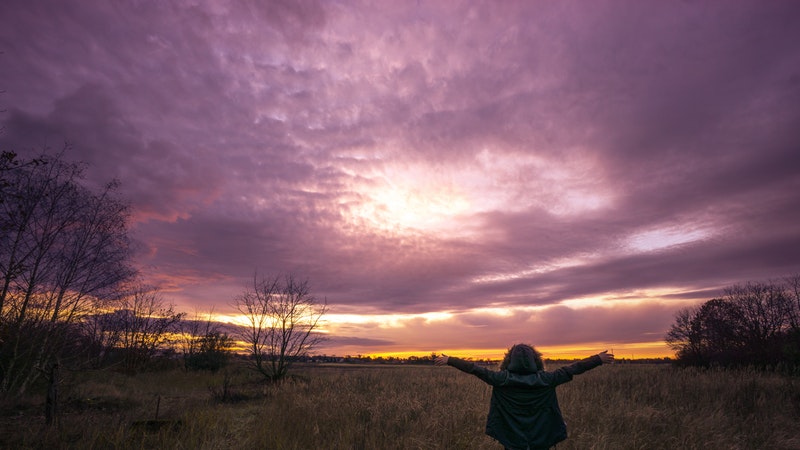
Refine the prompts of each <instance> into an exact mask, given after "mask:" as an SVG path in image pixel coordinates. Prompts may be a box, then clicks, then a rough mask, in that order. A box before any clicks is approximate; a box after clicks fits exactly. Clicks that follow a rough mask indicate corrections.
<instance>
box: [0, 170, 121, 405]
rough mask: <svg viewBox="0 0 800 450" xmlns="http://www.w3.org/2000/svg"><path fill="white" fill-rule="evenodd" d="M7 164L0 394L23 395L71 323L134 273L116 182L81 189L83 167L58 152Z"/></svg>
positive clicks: (0, 221) (1, 223) (0, 249)
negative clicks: (97, 188) (96, 188)
mask: <svg viewBox="0 0 800 450" xmlns="http://www.w3.org/2000/svg"><path fill="white" fill-rule="evenodd" d="M10 161H11V162H10V163H8V164H7V165H6V167H5V169H4V174H3V179H4V186H3V202H2V203H0V232H1V233H2V234H0V392H4V393H11V392H16V393H22V392H24V391H25V389H26V388H27V387H28V386H29V385H30V384H31V383H32V382H33V381H35V380H36V379H37V378H38V377H39V376H40V374H41V370H40V368H42V367H45V366H47V365H49V364H50V363H52V362H53V361H54V359H55V358H57V357H58V356H59V353H60V352H61V349H62V348H64V346H65V345H67V344H68V342H67V341H66V339H67V337H66V336H67V335H66V334H65V332H66V330H69V329H71V327H70V326H69V325H70V324H73V323H76V322H78V321H80V319H81V318H82V317H83V316H84V315H86V314H90V313H91V312H92V305H93V302H94V301H95V299H106V298H112V297H114V296H115V295H116V292H117V290H118V288H119V286H120V285H121V284H122V283H124V282H126V281H127V280H129V279H130V278H131V277H132V276H133V274H134V270H133V269H132V268H131V266H130V264H129V259H130V258H129V256H130V253H129V243H128V237H127V220H128V206H127V205H126V204H125V203H124V202H122V201H120V200H119V199H118V198H117V197H116V195H115V194H116V190H117V188H118V185H117V184H116V183H110V184H108V185H107V186H105V188H104V189H103V190H102V191H100V192H94V191H92V190H89V189H87V188H85V187H84V186H83V185H82V184H81V183H80V181H81V179H82V178H83V167H82V166H81V165H80V164H75V163H68V162H66V161H64V160H63V159H62V158H61V154H58V155H55V156H50V155H43V156H41V157H39V158H36V159H33V160H27V161H18V160H17V159H16V157H13V158H11V160H10Z"/></svg>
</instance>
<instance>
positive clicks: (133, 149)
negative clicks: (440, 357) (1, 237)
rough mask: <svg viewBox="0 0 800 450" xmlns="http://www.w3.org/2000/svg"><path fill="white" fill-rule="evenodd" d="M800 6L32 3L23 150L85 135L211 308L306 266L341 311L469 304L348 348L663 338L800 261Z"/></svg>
mask: <svg viewBox="0 0 800 450" xmlns="http://www.w3.org/2000/svg"><path fill="white" fill-rule="evenodd" d="M7 3H8V2H7ZM798 19H800V7H798V5H797V4H796V3H794V2H769V3H764V2H757V1H736V2H726V3H725V4H718V3H714V2H684V3H664V2H636V3H624V4H623V3H617V2H610V3H593V4H589V5H587V4H583V3H581V4H578V3H573V2H558V3H553V2H505V3H502V4H496V3H476V2H446V3H439V2H432V3H424V2H423V3H397V2H382V3H378V4H369V3H367V4H362V3H360V2H345V3H329V2H288V1H274V2H236V3H232V4H230V5H222V4H219V3H217V2H199V3H198V2H170V3H163V4H162V3H137V2H115V3H113V4H108V3H105V2H89V3H81V5H80V6H76V5H67V4H64V3H63V2H53V1H12V2H10V3H8V4H7V5H5V7H4V12H3V15H2V18H0V51H2V54H0V89H2V90H4V91H5V92H4V93H3V94H1V95H0V109H5V110H6V111H5V112H4V113H2V114H1V115H0V120H2V125H3V126H4V133H3V134H2V135H0V146H2V148H3V149H14V150H16V151H18V152H22V153H36V152H38V151H41V150H42V149H43V148H45V147H50V148H54V149H55V148H60V147H61V146H62V145H63V143H64V142H69V143H70V144H71V146H72V148H71V149H70V150H69V151H68V153H67V155H68V157H70V158H74V159H76V160H81V161H85V162H87V163H89V164H90V168H89V170H88V172H87V173H88V176H89V182H91V183H97V184H99V183H103V182H105V181H107V180H109V179H111V178H116V179H119V180H120V181H121V182H122V186H123V187H122V189H123V193H124V195H125V196H126V198H127V199H129V201H130V202H131V203H132V206H133V207H134V221H133V223H132V234H133V236H134V237H135V238H136V239H137V240H138V241H139V242H140V244H141V245H140V247H141V249H142V250H141V252H140V255H139V257H138V262H139V264H140V266H141V268H142V271H143V273H145V274H146V275H147V276H148V277H150V278H151V279H152V280H153V281H154V282H158V283H160V284H162V285H163V286H164V288H165V290H166V291H167V292H168V293H169V295H170V296H171V298H173V299H174V300H175V301H176V302H178V303H179V304H181V305H184V306H186V307H187V308H188V309H190V308H193V307H195V306H198V307H201V308H210V307H211V306H212V305H215V306H216V309H215V310H216V311H218V312H224V311H222V310H223V309H225V308H228V307H229V302H230V299H231V298H232V297H233V296H235V295H236V294H238V293H239V292H241V290H242V289H243V288H244V286H245V285H246V283H247V281H248V280H249V279H250V278H251V277H252V276H253V273H254V272H256V271H258V272H260V273H265V274H275V273H292V272H293V273H297V274H300V275H301V276H304V277H306V276H307V277H308V278H309V280H310V282H311V284H312V286H313V288H314V291H315V293H316V294H317V295H318V296H319V297H321V298H327V300H328V302H329V303H330V304H331V306H332V308H331V311H332V312H334V313H337V314H342V315H348V314H362V315H364V314H378V315H380V317H384V316H386V317H388V316H390V315H398V314H399V315H417V317H425V316H423V315H424V314H425V313H435V312H442V311H444V312H448V313H449V314H452V316H449V317H450V319H448V321H447V324H448V325H447V326H439V325H440V324H438V322H435V323H436V324H437V325H436V326H432V325H431V323H433V322H429V321H426V320H427V319H419V320H418V321H416V322H415V321H414V320H412V319H410V318H408V317H406V316H403V317H406V318H405V319H403V320H405V322H403V323H404V324H406V325H404V326H403V327H399V328H396V329H395V328H391V327H389V328H381V327H368V326H367V325H364V324H363V323H362V324H358V325H357V326H355V325H354V328H353V329H347V330H345V329H344V328H342V330H343V331H342V333H343V334H342V335H341V336H340V340H339V341H338V342H340V343H342V345H356V344H359V343H360V344H361V345H364V346H365V347H370V348H373V347H376V346H377V347H379V346H380V345H383V344H385V345H386V346H392V345H396V346H398V348H399V347H402V346H403V345H407V346H412V345H411V342H416V341H415V340H414V339H412V337H411V336H412V335H413V334H425V333H430V336H433V337H432V339H433V338H435V339H440V340H441V341H442V342H445V341H450V340H451V339H452V340H453V345H455V344H456V342H455V341H457V340H458V339H462V340H463V341H464V344H463V346H462V347H461V348H497V345H498V344H496V343H497V342H500V343H501V344H502V345H505V344H506V343H507V342H506V341H507V340H511V341H513V336H515V335H518V334H520V333H523V332H524V327H523V326H521V325H519V324H526V323H530V322H531V321H534V322H535V323H536V325H537V327H538V329H539V330H544V331H547V332H555V331H557V330H558V329H561V328H563V327H564V326H568V327H570V328H580V330H582V331H581V332H580V333H577V335H576V336H575V337H572V338H569V339H568V340H569V341H570V343H574V344H576V345H577V344H580V343H581V342H600V341H602V339H603V337H602V335H603V334H604V333H605V334H607V335H608V336H609V337H608V338H607V339H609V342H610V341H616V342H623V341H624V342H629V343H630V342H643V341H642V339H645V336H650V339H652V340H653V341H658V340H660V335H661V334H662V333H663V331H665V330H664V328H665V327H668V324H669V320H670V317H671V314H672V313H673V312H674V311H675V310H676V309H677V308H678V307H681V306H684V305H686V304H690V303H692V302H697V301H702V300H707V299H708V298H710V297H711V296H713V295H716V294H715V293H717V292H719V291H720V289H721V288H722V287H724V286H726V285H729V284H731V283H735V282H741V281H747V280H751V279H765V278H770V277H778V276H783V275H787V274H790V273H795V272H798V271H800V260H798V258H797V256H796V255H795V254H794V253H796V252H794V251H793V249H796V248H798V244H800V230H798V228H797V227H796V224H797V223H798V211H800V196H798V195H797V192H800V189H798V188H800V157H798V156H797V155H798V150H800V149H798V145H800V142H799V141H798V139H797V132H796V130H797V128H798V125H799V124H800V108H798V107H797V105H799V104H800V53H798V52H797V51H796V48H795V47H796V44H794V43H795V42H798V41H800V29H798V27H796V26H795V24H796V23H797V22H798ZM586 299H595V300H596V299H603V301H608V302H611V303H609V304H608V305H607V306H606V307H603V306H598V305H595V304H592V305H591V306H576V305H578V304H577V303H570V302H578V301H585V300H586ZM614 299H617V300H622V299H626V300H631V301H632V300H636V299H638V302H633V303H631V304H630V305H628V306H626V307H624V308H623V307H620V306H612V303H613V300H614ZM487 306H491V307H493V308H510V309H509V310H510V311H513V314H511V315H509V316H504V315H496V316H491V318H490V319H491V320H489V318H487V317H488V316H485V315H483V316H481V313H480V312H476V311H481V309H480V308H483V307H487ZM531 307H537V308H544V309H542V310H541V311H539V313H537V314H538V316H536V315H534V316H530V317H522V316H517V314H522V315H523V316H524V315H525V314H531V312H530V311H531V310H529V309H525V308H531ZM514 308H522V309H514ZM537 311H538V310H537ZM376 317H377V316H376ZM531 317H546V320H544V319H533V318H531ZM484 319H485V323H483V322H481V320H484ZM342 320H344V319H342ZM386 320H389V319H386ZM412 325H413V326H412ZM590 325H591V326H590ZM342 326H344V325H342ZM459 326H463V327H464V328H463V329H464V330H469V329H473V328H475V327H479V328H481V329H482V330H484V331H486V333H485V334H484V333H482V334H481V336H482V337H481V338H480V339H478V338H474V339H473V338H472V337H470V336H469V334H470V333H469V331H459V330H460V329H461V328H459ZM414 327H416V328H414ZM488 330H491V331H488ZM446 336H452V338H450V337H446ZM548 336H549V334H548V333H545V332H543V334H536V335H535V337H536V338H537V339H540V340H542V341H546V342H547V344H548V345H557V344H558V342H556V341H555V340H552V339H551V338H549V337H548ZM347 339H350V341H347V342H348V343H347V344H345V341H346V340H347ZM481 339H482V342H483V344H482V343H481ZM565 339H566V338H565ZM490 343H491V344H490ZM414 345H416V346H417V347H420V346H421V345H422V344H421V343H420V344H416V343H415V344H414ZM502 345H500V346H502Z"/></svg>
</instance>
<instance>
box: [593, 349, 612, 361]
mask: <svg viewBox="0 0 800 450" xmlns="http://www.w3.org/2000/svg"><path fill="white" fill-rule="evenodd" d="M597 356H599V357H600V361H603V364H610V363H613V362H614V354H613V353H608V350H603V351H602V352H600V353H598V354H597Z"/></svg>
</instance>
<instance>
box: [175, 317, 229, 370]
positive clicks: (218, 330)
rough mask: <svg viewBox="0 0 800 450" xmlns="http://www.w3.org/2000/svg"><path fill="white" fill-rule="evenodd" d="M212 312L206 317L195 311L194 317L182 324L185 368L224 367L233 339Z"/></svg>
mask: <svg viewBox="0 0 800 450" xmlns="http://www.w3.org/2000/svg"><path fill="white" fill-rule="evenodd" d="M212 313H213V310H212V311H211V312H209V313H208V314H206V316H205V319H203V317H201V315H200V313H199V312H197V311H195V315H194V318H193V319H190V320H184V321H183V322H182V324H181V347H182V349H183V367H184V369H185V370H211V371H217V370H219V369H221V368H223V367H224V366H225V365H226V364H227V362H228V357H229V356H230V353H231V349H232V348H233V345H234V341H233V339H232V338H231V337H230V336H229V335H228V334H227V333H225V332H223V331H222V326H221V324H220V323H219V322H216V321H214V320H213V319H212Z"/></svg>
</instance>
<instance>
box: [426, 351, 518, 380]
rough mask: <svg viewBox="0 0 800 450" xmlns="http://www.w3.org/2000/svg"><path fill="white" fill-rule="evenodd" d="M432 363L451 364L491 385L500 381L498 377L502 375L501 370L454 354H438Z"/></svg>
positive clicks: (438, 364) (439, 364)
mask: <svg viewBox="0 0 800 450" xmlns="http://www.w3.org/2000/svg"><path fill="white" fill-rule="evenodd" d="M434 364H436V365H437V366H444V365H448V366H453V367H455V368H456V369H458V370H460V371H462V372H465V373H468V374H471V375H475V376H476V377H478V378H480V379H481V380H483V381H484V382H486V383H489V384H491V385H495V384H497V383H498V382H499V381H501V380H500V378H502V377H503V375H502V374H503V372H495V371H492V370H489V369H487V368H485V367H482V366H479V365H477V364H475V363H473V362H470V361H465V360H463V359H461V358H456V357H454V356H446V355H442V356H439V357H438V358H436V359H435V360H434Z"/></svg>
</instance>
